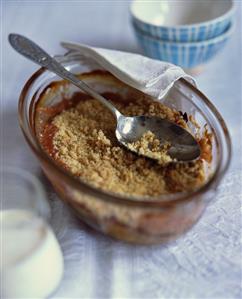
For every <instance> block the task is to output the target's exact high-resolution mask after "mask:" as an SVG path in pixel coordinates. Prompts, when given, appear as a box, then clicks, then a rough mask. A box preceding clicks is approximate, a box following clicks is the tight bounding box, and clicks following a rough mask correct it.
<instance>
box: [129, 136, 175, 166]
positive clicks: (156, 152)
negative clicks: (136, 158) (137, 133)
mask: <svg viewBox="0 0 242 299" xmlns="http://www.w3.org/2000/svg"><path fill="white" fill-rule="evenodd" d="M127 146H128V148H129V149H130V150H132V151H134V152H137V153H138V154H140V155H143V156H146V157H149V158H151V159H155V160H157V163H159V164H160V165H162V166H165V165H167V164H168V163H170V162H172V161H173V159H172V158H171V157H170V155H169V154H168V150H169V148H170V147H171V144H170V143H169V142H165V143H163V144H161V143H160V140H159V139H157V138H156V136H155V134H154V133H152V132H151V131H147V132H145V133H144V134H143V135H142V136H141V138H140V139H139V140H137V141H135V142H132V143H128V144H127Z"/></svg>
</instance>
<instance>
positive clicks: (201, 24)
mask: <svg viewBox="0 0 242 299" xmlns="http://www.w3.org/2000/svg"><path fill="white" fill-rule="evenodd" d="M228 1H229V2H230V8H229V10H228V11H226V12H225V13H224V14H222V15H221V16H219V17H217V18H214V19H211V20H207V21H204V22H198V23H193V24H187V25H185V24H183V25H172V26H167V25H155V24H152V23H149V22H146V21H144V20H142V19H141V18H140V17H138V16H137V15H136V14H135V13H134V6H135V5H136V4H137V3H138V2H139V0H133V1H132V2H131V4H130V6H129V11H130V14H131V16H132V17H133V18H134V19H137V20H138V21H139V22H141V23H143V24H145V25H148V26H150V27H155V28H162V29H166V30H169V29H170V28H174V29H176V30H179V29H188V30H189V29H191V28H193V27H204V26H206V27H207V26H210V25H211V24H213V23H219V22H220V21H221V20H223V19H227V18H230V17H232V16H233V15H234V13H235V11H236V6H235V1H234V0H228Z"/></svg>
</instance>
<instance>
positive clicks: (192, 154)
mask: <svg viewBox="0 0 242 299" xmlns="http://www.w3.org/2000/svg"><path fill="white" fill-rule="evenodd" d="M147 131H151V132H152V133H153V134H154V135H155V136H156V138H157V139H158V140H159V141H160V144H161V145H163V144H165V143H167V142H168V143H169V144H170V145H171V146H170V148H169V150H168V152H167V153H168V154H169V156H170V157H171V158H172V159H176V160H178V161H191V160H194V159H197V158H198V157H199V156H200V146H199V145H198V143H197V141H196V140H195V138H194V137H193V136H192V135H191V134H190V133H189V132H188V131H186V130H185V129H183V128H182V127H180V126H178V125H177V124H175V123H173V122H171V121H168V120H167V119H162V118H160V117H155V116H144V115H142V116H133V117H126V116H123V115H121V116H120V117H119V119H118V122H117V128H116V132H115V133H116V137H117V139H118V141H119V142H120V143H122V144H123V145H124V146H126V147H128V144H130V143H132V142H135V141H138V140H139V139H141V137H142V136H143V135H144V134H145V133H146V132H147ZM129 149H130V150H131V148H129ZM132 151H134V150H133V149H132Z"/></svg>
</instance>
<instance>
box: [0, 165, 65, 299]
mask: <svg viewBox="0 0 242 299" xmlns="http://www.w3.org/2000/svg"><path fill="white" fill-rule="evenodd" d="M0 197H1V209H0V229H1V235H0V239H1V243H0V244H1V260H0V275H1V277H0V279H1V295H2V297H3V298H25V299H27V298H46V297H47V296H48V295H50V294H51V293H52V292H53V291H54V290H55V289H56V287H57V286H58V284H59V283H60V280H61V278H62V274H63V255H62V252H61V249H60V246H59V244H58V241H57V239H56V237H55V235H54V233H53V231H52V229H51V228H50V226H49V225H48V222H47V221H48V219H49V218H50V206H49V204H48V202H47V200H46V196H45V192H44V190H43V188H42V185H41V183H40V182H39V181H38V179H37V178H35V177H34V176H33V175H31V174H30V173H28V172H26V171H24V170H22V169H16V168H4V169H2V170H1V171H0Z"/></svg>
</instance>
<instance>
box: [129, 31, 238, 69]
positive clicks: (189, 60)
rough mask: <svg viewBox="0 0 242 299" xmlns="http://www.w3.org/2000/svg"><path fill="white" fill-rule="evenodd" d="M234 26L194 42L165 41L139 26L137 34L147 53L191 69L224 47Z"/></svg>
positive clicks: (209, 58) (205, 61)
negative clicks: (151, 35)
mask: <svg viewBox="0 0 242 299" xmlns="http://www.w3.org/2000/svg"><path fill="white" fill-rule="evenodd" d="M233 27H234V26H230V28H229V29H227V30H226V32H224V33H223V34H221V35H220V36H218V37H215V38H212V39H209V40H206V41H201V42H192V43H180V42H167V41H163V40H161V39H158V38H153V37H150V36H148V35H146V34H144V33H143V32H142V31H139V30H138V29H137V28H135V34H136V37H137V40H138V43H139V44H140V46H141V47H142V49H143V51H144V53H145V55H147V56H149V57H151V58H154V59H158V60H163V61H168V62H171V63H173V64H176V65H179V66H181V67H183V68H185V69H190V70H191V69H194V68H197V67H198V66H201V65H203V64H205V63H207V62H208V61H209V60H211V59H212V58H213V57H214V56H215V55H216V54H217V53H219V52H220V51H221V50H222V49H223V48H224V46H225V45H226V43H227V41H228V40H229V38H230V37H231V35H232V33H233Z"/></svg>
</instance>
